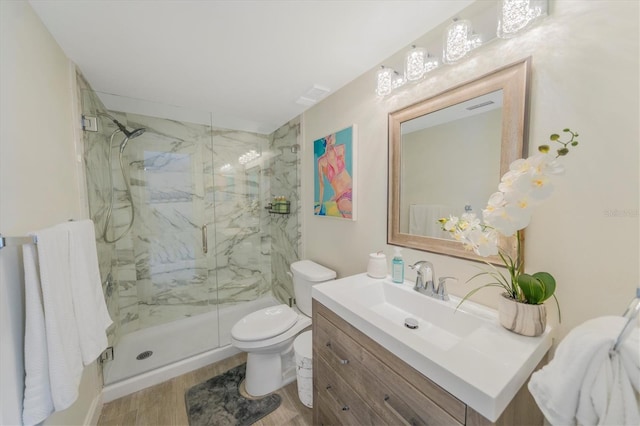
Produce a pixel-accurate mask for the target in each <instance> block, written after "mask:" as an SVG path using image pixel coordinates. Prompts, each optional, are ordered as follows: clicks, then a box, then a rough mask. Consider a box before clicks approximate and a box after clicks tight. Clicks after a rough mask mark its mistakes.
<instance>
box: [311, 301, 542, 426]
mask: <svg viewBox="0 0 640 426" xmlns="http://www.w3.org/2000/svg"><path fill="white" fill-rule="evenodd" d="M313 423H314V425H447V426H455V425H465V424H467V425H492V424H498V425H519V424H522V425H524V424H526V425H541V424H542V423H543V418H542V414H541V413H540V411H539V410H538V408H537V406H536V405H535V402H534V401H533V398H531V396H530V395H529V392H528V391H527V390H526V386H523V388H522V389H521V390H520V392H519V393H518V395H516V397H515V398H514V401H512V403H511V404H510V405H509V406H508V407H507V409H506V410H505V412H504V413H503V415H502V416H501V417H500V418H499V419H498V421H497V422H496V423H491V422H489V421H488V420H487V419H486V418H484V417H482V416H481V415H480V414H478V413H477V412H475V411H474V410H473V409H471V408H470V407H467V405H466V404H465V403H463V402H462V401H460V400H459V399H457V398H456V397H454V396H453V395H451V394H450V393H448V392H447V391H445V390H444V389H442V388H441V387H440V386H438V385H436V384H435V383H434V382H432V381H431V380H429V379H428V378H427V377H425V376H423V375H422V373H420V372H418V371H417V370H415V369H414V368H413V367H411V366H409V365H408V364H406V363H405V362H404V361H402V360H400V359H399V358H398V357H396V356H395V355H393V354H392V353H391V352H389V351H388V350H386V349H385V348H383V347H382V346H380V345H379V344H378V343H376V342H375V341H373V340H372V339H371V338H369V337H367V336H366V335H364V334H363V333H362V332H360V331H359V330H357V329H356V328H355V327H353V326H352V325H350V324H349V323H348V322H346V321H345V320H344V319H342V318H341V317H340V316H338V315H336V314H335V313H334V312H333V311H331V310H330V309H328V308H327V307H326V306H324V305H322V304H321V303H320V302H318V301H317V300H315V299H314V300H313Z"/></svg>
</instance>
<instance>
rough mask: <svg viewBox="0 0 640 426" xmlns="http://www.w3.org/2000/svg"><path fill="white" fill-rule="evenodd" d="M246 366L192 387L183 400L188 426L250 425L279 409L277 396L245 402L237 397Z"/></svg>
mask: <svg viewBox="0 0 640 426" xmlns="http://www.w3.org/2000/svg"><path fill="white" fill-rule="evenodd" d="M246 366H247V365H246V364H242V365H239V366H237V367H235V368H232V369H231V370H229V371H227V372H226V373H223V374H221V375H219V376H216V377H214V378H212V379H209V380H207V381H206V382H204V383H200V384H199V385H195V386H193V387H192V388H190V389H189V390H187V392H185V395H184V398H185V401H186V403H187V416H188V417H189V425H190V426H214V425H215V426H226V425H247V426H248V425H250V424H252V423H255V422H257V421H258V420H260V419H261V418H263V417H264V416H266V415H267V414H269V413H271V412H272V411H274V410H275V409H276V408H278V407H279V406H280V401H281V398H280V395H277V394H271V395H267V396H265V397H264V398H260V399H247V398H245V397H243V396H242V395H241V394H240V382H242V381H243V380H244V376H245V370H246Z"/></svg>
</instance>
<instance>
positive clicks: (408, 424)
mask: <svg viewBox="0 0 640 426" xmlns="http://www.w3.org/2000/svg"><path fill="white" fill-rule="evenodd" d="M390 399H391V397H390V396H389V395H385V396H384V405H386V406H387V408H388V409H389V411H391V413H392V414H393V415H394V416H396V417H397V418H398V420H400V422H401V423H402V424H403V425H405V426H418V425H421V424H424V423H422V422H418V421H416V419H414V418H412V419H411V420H407V419H406V418H405V417H404V416H403V415H402V414H400V413H399V412H398V410H396V409H395V408H394V407H393V405H391V403H390V402H389V400H390Z"/></svg>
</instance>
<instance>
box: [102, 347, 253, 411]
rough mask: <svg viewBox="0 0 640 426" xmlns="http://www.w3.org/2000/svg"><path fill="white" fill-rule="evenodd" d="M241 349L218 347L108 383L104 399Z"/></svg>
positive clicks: (227, 356)
mask: <svg viewBox="0 0 640 426" xmlns="http://www.w3.org/2000/svg"><path fill="white" fill-rule="evenodd" d="M238 353H240V351H239V350H238V349H236V348H234V347H233V346H231V345H227V346H224V347H221V348H216V349H213V350H210V351H207V352H203V353H201V354H198V355H194V356H192V357H189V358H186V359H183V360H180V361H177V362H174V363H172V364H169V365H166V366H164V367H160V368H156V369H155V370H152V371H147V372H146V373H142V374H138V375H137V376H134V377H130V378H128V379H124V380H120V381H118V382H115V383H111V384H108V385H106V386H105V387H104V388H103V389H102V399H103V402H104V403H107V402H111V401H113V400H116V399H118V398H121V397H123V396H126V395H129V394H132V393H134V392H138V391H140V390H142V389H146V388H148V387H151V386H154V385H157V384H159V383H162V382H165V381H167V380H170V379H173V378H174V377H178V376H181V375H183V374H185V373H188V372H190V371H193V370H197V369H198V368H202V367H205V366H207V365H209V364H212V363H214V362H218V361H222V360H223V359H226V358H229V357H231V356H233V355H236V354H238Z"/></svg>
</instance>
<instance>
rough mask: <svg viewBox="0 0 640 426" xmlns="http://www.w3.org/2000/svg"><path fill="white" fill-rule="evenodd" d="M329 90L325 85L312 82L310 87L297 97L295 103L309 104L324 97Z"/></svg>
mask: <svg viewBox="0 0 640 426" xmlns="http://www.w3.org/2000/svg"><path fill="white" fill-rule="evenodd" d="M330 91H331V90H329V89H327V88H325V87H322V86H318V85H317V84H314V85H313V87H312V88H311V89H309V90H307V91H306V92H305V93H304V94H303V95H302V96H300V97H299V98H298V100H297V101H296V103H297V104H298V105H303V106H311V105H313V104H315V103H316V102H318V101H319V100H321V99H324V98H325V97H326V96H327V95H328V94H329V92H330Z"/></svg>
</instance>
